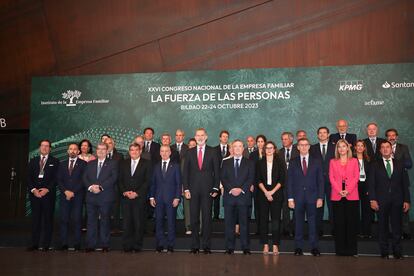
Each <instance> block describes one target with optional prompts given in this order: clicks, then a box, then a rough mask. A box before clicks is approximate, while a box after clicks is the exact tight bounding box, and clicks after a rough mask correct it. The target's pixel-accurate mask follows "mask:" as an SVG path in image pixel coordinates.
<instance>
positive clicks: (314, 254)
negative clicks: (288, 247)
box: [311, 248, 321, 257]
mask: <svg viewBox="0 0 414 276" xmlns="http://www.w3.org/2000/svg"><path fill="white" fill-rule="evenodd" d="M311 253H312V255H313V256H315V257H319V256H320V255H321V252H319V249H318V248H314V249H312V250H311Z"/></svg>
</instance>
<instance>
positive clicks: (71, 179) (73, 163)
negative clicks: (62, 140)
mask: <svg viewBox="0 0 414 276" xmlns="http://www.w3.org/2000/svg"><path fill="white" fill-rule="evenodd" d="M78 154H79V148H78V145H77V144H76V143H70V144H69V146H68V158H67V159H66V160H64V161H62V162H61V163H60V165H59V171H58V174H57V181H58V187H59V189H60V241H61V247H60V250H68V244H69V243H68V236H69V235H68V232H69V229H70V228H71V227H70V226H72V227H73V233H74V248H75V251H77V250H79V249H80V243H81V232H82V230H81V228H82V206H83V201H84V198H85V187H84V186H83V182H82V176H83V173H84V171H85V168H86V164H87V163H86V162H85V161H83V160H81V159H80V158H78ZM71 218H72V223H70V222H71Z"/></svg>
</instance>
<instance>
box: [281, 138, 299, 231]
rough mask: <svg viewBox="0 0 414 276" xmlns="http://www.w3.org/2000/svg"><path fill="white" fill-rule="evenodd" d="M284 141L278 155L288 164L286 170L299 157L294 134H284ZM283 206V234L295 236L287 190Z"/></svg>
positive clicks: (285, 190)
mask: <svg viewBox="0 0 414 276" xmlns="http://www.w3.org/2000/svg"><path fill="white" fill-rule="evenodd" d="M280 139H281V141H282V148H280V149H279V152H278V155H279V157H280V159H281V160H284V161H285V163H286V168H287V169H288V168H289V162H290V160H293V159H295V158H296V157H298V156H299V151H298V148H297V146H294V145H293V134H292V133H291V132H287V131H286V132H283V133H282V135H281V136H280ZM283 197H284V199H283V204H282V233H283V235H284V236H293V220H291V219H290V211H291V210H290V208H289V206H288V201H287V189H283Z"/></svg>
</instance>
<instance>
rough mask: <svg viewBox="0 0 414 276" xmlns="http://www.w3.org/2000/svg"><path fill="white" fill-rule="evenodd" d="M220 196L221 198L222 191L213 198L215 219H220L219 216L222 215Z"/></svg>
mask: <svg viewBox="0 0 414 276" xmlns="http://www.w3.org/2000/svg"><path fill="white" fill-rule="evenodd" d="M220 198H221V193H220V192H219V194H218V195H217V196H216V197H215V198H214V199H213V213H214V215H213V217H214V219H219V216H220Z"/></svg>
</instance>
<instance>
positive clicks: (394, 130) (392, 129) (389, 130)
mask: <svg viewBox="0 0 414 276" xmlns="http://www.w3.org/2000/svg"><path fill="white" fill-rule="evenodd" d="M391 131H393V132H395V135H397V136H398V131H397V130H396V129H395V128H389V129H387V130H386V131H385V137H387V136H388V132H391Z"/></svg>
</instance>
